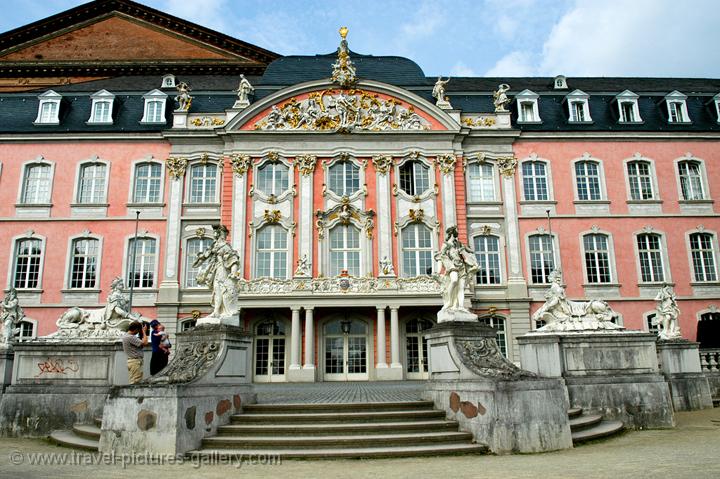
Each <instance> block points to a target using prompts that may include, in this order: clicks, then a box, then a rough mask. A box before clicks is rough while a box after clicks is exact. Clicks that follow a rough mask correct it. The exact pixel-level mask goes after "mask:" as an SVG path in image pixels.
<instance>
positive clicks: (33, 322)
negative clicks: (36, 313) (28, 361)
mask: <svg viewBox="0 0 720 479" xmlns="http://www.w3.org/2000/svg"><path fill="white" fill-rule="evenodd" d="M23 323H25V324H30V325H31V326H32V333H31V334H30V336H23V334H22V325H23ZM18 328H20V335H19V336H17V340H18V341H19V342H23V341H32V340H33V339H36V338H37V334H38V322H37V320H36V319H31V318H28V317H27V316H25V317H24V318H23V319H22V320H21V321H20V323H19V324H18Z"/></svg>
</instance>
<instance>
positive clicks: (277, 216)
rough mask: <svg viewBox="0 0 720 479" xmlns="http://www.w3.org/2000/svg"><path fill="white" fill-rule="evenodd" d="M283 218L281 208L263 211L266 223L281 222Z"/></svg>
mask: <svg viewBox="0 0 720 479" xmlns="http://www.w3.org/2000/svg"><path fill="white" fill-rule="evenodd" d="M281 219H282V213H280V210H265V212H264V213H263V220H264V221H265V222H266V223H271V224H275V223H279V222H280V220H281Z"/></svg>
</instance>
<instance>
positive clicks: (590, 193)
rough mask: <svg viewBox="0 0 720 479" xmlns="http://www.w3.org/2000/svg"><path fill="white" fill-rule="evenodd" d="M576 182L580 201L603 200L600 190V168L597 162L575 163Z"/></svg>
mask: <svg viewBox="0 0 720 479" xmlns="http://www.w3.org/2000/svg"><path fill="white" fill-rule="evenodd" d="M575 180H576V184H577V194H578V200H581V201H596V200H599V199H601V198H602V190H601V189H600V188H601V186H600V167H599V165H598V163H597V162H595V161H578V162H577V163H575Z"/></svg>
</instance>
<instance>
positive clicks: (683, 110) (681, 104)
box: [665, 90, 692, 124]
mask: <svg viewBox="0 0 720 479" xmlns="http://www.w3.org/2000/svg"><path fill="white" fill-rule="evenodd" d="M672 104H675V105H677V108H679V110H678V109H676V110H675V113H679V115H680V116H682V118H679V119H677V120H674V121H673V107H672V106H671V105H672ZM665 105H666V108H667V121H668V123H672V124H683V123H692V121H691V120H690V115H688V110H687V95H684V94H682V93H680V92H679V91H677V90H674V91H672V92H671V93H668V94H667V95H665Z"/></svg>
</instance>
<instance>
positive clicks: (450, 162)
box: [435, 154, 457, 175]
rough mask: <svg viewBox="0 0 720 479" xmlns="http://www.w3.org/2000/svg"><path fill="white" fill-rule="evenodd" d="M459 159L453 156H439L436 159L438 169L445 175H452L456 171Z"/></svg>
mask: <svg viewBox="0 0 720 479" xmlns="http://www.w3.org/2000/svg"><path fill="white" fill-rule="evenodd" d="M455 163H457V157H456V156H455V155H453V154H446V155H438V156H437V158H436V159H435V164H436V165H437V168H438V169H439V170H440V171H441V172H442V173H443V174H445V175H449V174H451V173H452V172H453V171H454V170H455Z"/></svg>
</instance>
